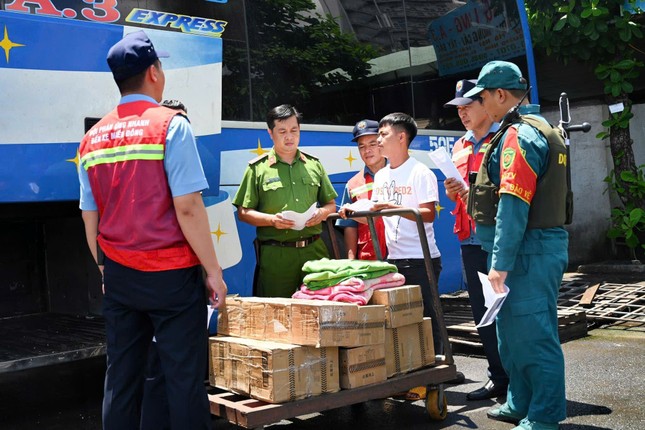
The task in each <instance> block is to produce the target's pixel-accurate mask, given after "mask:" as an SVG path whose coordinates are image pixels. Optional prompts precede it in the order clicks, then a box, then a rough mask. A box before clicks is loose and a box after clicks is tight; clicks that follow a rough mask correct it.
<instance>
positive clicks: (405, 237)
mask: <svg viewBox="0 0 645 430" xmlns="http://www.w3.org/2000/svg"><path fill="white" fill-rule="evenodd" d="M416 135H417V125H416V123H415V122H414V119H412V117H411V116H409V115H407V114H405V113H391V114H389V115H387V116H385V117H383V119H381V121H380V122H379V137H378V142H379V145H380V146H382V147H383V155H384V156H385V157H387V159H388V160H389V164H388V165H387V166H385V167H384V168H382V169H381V170H379V171H378V172H377V173H376V176H375V177H374V189H373V191H372V200H373V201H374V202H375V204H374V207H373V208H372V210H374V211H379V210H382V209H401V208H416V209H418V210H419V213H420V214H421V217H422V218H423V226H424V228H425V233H426V238H427V240H428V248H429V251H430V257H431V258H432V269H433V272H434V273H433V276H434V278H435V285H438V280H439V274H440V273H441V253H440V252H439V249H438V248H437V244H436V242H435V239H434V229H433V228H432V222H433V221H434V218H435V213H436V212H435V203H437V202H438V201H439V192H438V187H437V177H436V176H435V175H434V173H432V171H431V170H430V169H429V168H428V167H427V166H426V165H424V164H422V163H420V162H419V161H417V160H416V159H414V158H412V157H410V154H409V152H408V149H409V147H410V142H412V140H413V139H414V138H415V137H416ZM383 222H384V223H385V238H386V244H387V249H388V257H387V261H388V262H390V263H392V264H394V265H396V267H397V268H398V270H399V273H402V274H403V275H404V276H405V280H406V284H408V285H420V286H421V290H422V294H423V314H424V316H427V317H431V318H432V332H433V333H432V334H433V338H434V346H435V352H436V353H437V354H441V353H442V352H443V347H442V343H441V337H440V335H439V329H438V324H437V318H436V317H435V312H434V307H433V306H432V293H431V291H430V288H431V287H430V280H429V279H428V273H427V272H426V266H425V261H424V259H423V250H422V248H421V241H420V239H419V231H418V228H417V223H416V218H415V216H414V214H412V213H410V214H406V215H402V216H399V215H394V216H386V217H383Z"/></svg>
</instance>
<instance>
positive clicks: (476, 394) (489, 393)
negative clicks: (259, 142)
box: [466, 380, 508, 400]
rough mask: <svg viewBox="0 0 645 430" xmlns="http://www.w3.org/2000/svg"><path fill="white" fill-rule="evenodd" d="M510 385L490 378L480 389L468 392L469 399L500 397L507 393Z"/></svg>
mask: <svg viewBox="0 0 645 430" xmlns="http://www.w3.org/2000/svg"><path fill="white" fill-rule="evenodd" d="M507 388H508V385H506V384H496V383H494V382H493V381H491V380H488V382H487V383H486V385H484V386H483V387H481V388H480V389H478V390H475V391H471V392H470V393H468V394H466V398H467V399H468V400H484V399H492V398H493V397H499V396H503V395H505V394H506V390H507Z"/></svg>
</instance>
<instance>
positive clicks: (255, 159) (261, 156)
mask: <svg viewBox="0 0 645 430" xmlns="http://www.w3.org/2000/svg"><path fill="white" fill-rule="evenodd" d="M268 156H269V153H268V152H267V153H264V154H262V155H260V156H258V157H255V158H254V159H253V160H251V161H249V164H255V163H257V162H259V161H262V160H263V159H265V158H266V157H268Z"/></svg>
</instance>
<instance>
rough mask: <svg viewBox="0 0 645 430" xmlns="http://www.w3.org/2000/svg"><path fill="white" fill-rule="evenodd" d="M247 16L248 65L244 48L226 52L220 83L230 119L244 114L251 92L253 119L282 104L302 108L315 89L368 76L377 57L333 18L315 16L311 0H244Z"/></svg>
mask: <svg viewBox="0 0 645 430" xmlns="http://www.w3.org/2000/svg"><path fill="white" fill-rule="evenodd" d="M246 13H247V17H248V23H249V24H248V25H249V27H248V39H249V42H248V44H249V46H248V48H249V53H250V62H248V63H247V57H246V51H245V47H244V45H243V44H237V46H236V44H234V43H233V44H231V43H229V47H228V48H227V47H225V48H224V63H225V65H226V67H227V68H228V70H229V71H231V72H232V73H231V75H230V77H228V78H227V77H226V76H225V77H224V82H223V85H224V91H225V94H224V96H225V100H226V103H225V106H224V109H225V111H224V114H225V117H228V118H236V119H237V118H240V117H243V116H245V113H244V109H245V108H244V106H248V104H249V93H248V92H249V91H252V97H251V99H252V107H251V109H252V111H253V118H254V120H257V119H263V118H264V116H265V115H266V112H267V111H268V110H269V109H270V108H271V107H273V106H276V105H278V104H281V103H291V104H294V105H297V106H299V107H300V108H301V109H304V108H305V106H306V105H307V104H308V103H309V102H310V100H311V99H312V97H313V96H314V95H315V94H314V93H315V92H316V91H320V90H323V89H324V88H325V87H326V86H330V85H334V84H339V83H342V82H347V81H350V80H355V79H360V78H363V77H365V76H367V75H368V73H369V70H370V65H369V64H368V61H369V60H370V59H372V58H374V57H376V56H377V52H376V50H375V49H374V48H372V47H371V45H369V44H365V43H361V42H359V41H357V40H356V38H355V37H354V35H352V34H344V33H342V32H341V30H340V27H339V25H338V23H337V22H336V21H334V19H333V18H332V17H330V16H321V15H319V14H317V13H316V12H315V4H314V2H313V1H311V0H246ZM247 71H250V85H249V77H248V73H247ZM227 86H228V87H227ZM247 113H248V112H247Z"/></svg>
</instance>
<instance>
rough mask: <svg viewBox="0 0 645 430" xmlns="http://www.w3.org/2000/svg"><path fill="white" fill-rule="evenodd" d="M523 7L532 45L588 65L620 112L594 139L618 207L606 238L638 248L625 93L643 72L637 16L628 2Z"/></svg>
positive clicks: (638, 198) (584, 0)
mask: <svg viewBox="0 0 645 430" xmlns="http://www.w3.org/2000/svg"><path fill="white" fill-rule="evenodd" d="M626 3H630V4H631V6H632V7H633V10H632V12H631V13H630V12H626V11H624V10H623V7H624V5H625V4H626ZM525 5H526V8H527V12H528V17H529V25H530V27H531V36H532V38H533V43H534V45H535V46H536V47H537V48H541V49H543V50H544V51H545V52H546V53H547V55H554V56H556V57H557V58H558V59H559V60H560V61H561V62H563V63H564V64H567V63H568V62H569V61H571V60H579V61H582V62H584V63H587V64H590V65H592V67H593V68H594V73H595V76H596V77H597V78H598V79H599V80H600V81H601V82H602V83H603V85H604V91H605V98H606V100H605V101H606V102H607V104H608V105H615V104H620V103H622V105H623V107H624V108H623V110H622V111H620V112H617V113H613V114H610V117H609V119H608V120H606V121H604V122H603V123H602V124H603V126H604V127H606V128H607V129H608V130H609V131H608V132H607V131H604V132H602V133H599V134H598V135H597V137H598V138H599V139H607V138H609V142H610V148H611V154H612V158H613V161H614V170H613V171H612V172H611V174H610V175H609V176H608V177H607V178H606V179H605V181H606V182H607V183H608V185H609V189H611V190H613V191H615V192H616V193H617V195H618V197H620V200H621V202H622V204H623V207H622V208H617V209H614V210H613V211H612V220H613V221H614V226H613V227H612V229H611V230H610V233H609V235H610V237H623V238H625V240H626V243H627V245H628V246H629V247H630V248H632V249H634V248H636V247H640V246H643V245H642V243H643V241H644V239H643V238H642V235H643V234H644V233H645V232H644V230H645V212H644V211H645V193H644V192H643V186H644V184H643V182H642V181H643V172H642V168H643V166H640V167H637V166H636V163H635V159H634V151H633V148H632V145H633V140H632V138H631V136H630V132H629V122H630V120H631V119H632V118H633V116H634V114H633V113H632V101H631V99H630V94H631V93H632V92H633V90H634V82H636V81H637V80H638V79H639V77H640V75H641V73H642V70H643V63H642V62H641V61H639V60H638V57H637V55H636V54H637V52H638V50H637V48H636V47H635V46H634V42H635V41H636V40H637V39H642V38H643V25H642V23H643V19H644V14H643V13H642V12H643V11H642V10H640V9H638V8H636V7H635V5H636V2H635V1H634V0H627V1H626V0H568V1H556V0H525ZM625 220H627V221H625Z"/></svg>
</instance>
